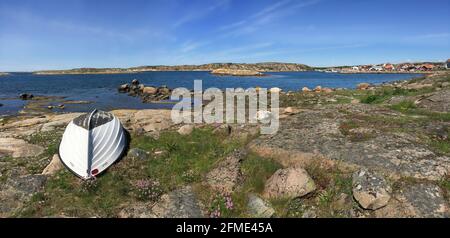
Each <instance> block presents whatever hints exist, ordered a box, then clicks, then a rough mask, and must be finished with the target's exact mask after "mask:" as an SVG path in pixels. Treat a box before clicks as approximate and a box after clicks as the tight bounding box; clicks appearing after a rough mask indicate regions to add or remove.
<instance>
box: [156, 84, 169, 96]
mask: <svg viewBox="0 0 450 238" xmlns="http://www.w3.org/2000/svg"><path fill="white" fill-rule="evenodd" d="M158 94H161V95H169V94H170V89H169V88H168V87H166V86H163V87H159V88H158Z"/></svg>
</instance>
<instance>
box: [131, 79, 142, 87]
mask: <svg viewBox="0 0 450 238" xmlns="http://www.w3.org/2000/svg"><path fill="white" fill-rule="evenodd" d="M139 84H140V83H139V80H137V79H133V81H131V85H135V86H138V85H139Z"/></svg>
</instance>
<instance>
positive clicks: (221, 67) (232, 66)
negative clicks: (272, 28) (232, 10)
mask: <svg viewBox="0 0 450 238" xmlns="http://www.w3.org/2000/svg"><path fill="white" fill-rule="evenodd" d="M217 70H218V71H217ZM307 70H312V68H311V67H310V66H307V65H304V64H295V63H278V62H265V63H255V64H244V63H242V64H241V63H212V64H202V65H176V66H166V65H157V66H140V67H132V68H79V69H68V70H44V71H35V72H33V73H34V74H43V75H53V74H126V73H139V72H149V71H211V72H212V73H214V72H213V71H216V72H219V74H223V75H224V74H231V75H239V74H240V73H242V74H243V75H244V76H248V75H250V74H254V75H256V74H258V75H261V72H299V71H307ZM227 71H228V73H225V72H227ZM220 72H222V73H220ZM233 72H234V73H233ZM240 76H241V75H240Z"/></svg>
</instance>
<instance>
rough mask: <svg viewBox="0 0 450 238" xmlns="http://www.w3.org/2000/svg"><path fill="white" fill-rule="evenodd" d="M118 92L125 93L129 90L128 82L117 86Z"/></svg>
mask: <svg viewBox="0 0 450 238" xmlns="http://www.w3.org/2000/svg"><path fill="white" fill-rule="evenodd" d="M118 90H119V92H122V93H125V92H128V91H129V90H130V85H129V84H127V83H126V84H122V85H120V86H119V88H118Z"/></svg>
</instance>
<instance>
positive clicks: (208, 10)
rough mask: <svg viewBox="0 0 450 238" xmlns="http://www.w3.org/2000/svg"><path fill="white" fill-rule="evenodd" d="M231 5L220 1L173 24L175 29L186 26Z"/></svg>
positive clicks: (197, 10)
mask: <svg viewBox="0 0 450 238" xmlns="http://www.w3.org/2000/svg"><path fill="white" fill-rule="evenodd" d="M228 4H229V0H218V1H216V2H215V4H213V5H211V6H209V7H207V8H204V9H196V11H193V12H191V13H189V14H187V15H185V16H183V17H181V18H180V19H179V20H178V21H176V22H175V23H174V24H173V26H172V27H173V28H177V27H180V26H182V25H184V24H187V23H189V22H192V21H195V20H198V19H201V18H204V17H206V16H207V15H209V14H210V13H212V12H214V11H215V10H217V9H220V8H222V7H225V6H227V5H228Z"/></svg>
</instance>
